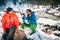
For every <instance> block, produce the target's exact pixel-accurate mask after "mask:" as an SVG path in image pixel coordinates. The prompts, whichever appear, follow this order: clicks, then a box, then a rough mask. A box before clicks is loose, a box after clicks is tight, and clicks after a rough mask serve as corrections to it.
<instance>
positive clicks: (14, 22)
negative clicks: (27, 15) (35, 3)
mask: <svg viewBox="0 0 60 40" xmlns="http://www.w3.org/2000/svg"><path fill="white" fill-rule="evenodd" d="M18 26H19V20H18V17H17V15H16V14H15V13H14V11H13V9H12V8H10V7H8V8H7V11H6V13H5V14H4V16H3V17H2V27H3V31H4V34H3V36H2V37H3V39H4V40H7V36H8V35H9V32H10V31H11V30H10V29H14V31H13V33H14V32H15V29H18ZM13 33H12V35H13ZM9 40H12V39H11V38H10V39H9Z"/></svg>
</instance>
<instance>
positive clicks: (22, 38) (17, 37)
mask: <svg viewBox="0 0 60 40" xmlns="http://www.w3.org/2000/svg"><path fill="white" fill-rule="evenodd" d="M14 40H27V37H26V35H25V32H24V31H23V30H16V32H15V34H14Z"/></svg>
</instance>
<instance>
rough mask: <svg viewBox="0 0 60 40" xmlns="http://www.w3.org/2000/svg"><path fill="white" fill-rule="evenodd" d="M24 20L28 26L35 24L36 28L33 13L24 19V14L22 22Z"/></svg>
mask: <svg viewBox="0 0 60 40" xmlns="http://www.w3.org/2000/svg"><path fill="white" fill-rule="evenodd" d="M24 20H28V22H29V24H35V25H36V26H37V21H36V16H35V13H34V12H32V14H31V16H30V17H29V16H27V17H26V16H25V14H24V17H23V22H24Z"/></svg>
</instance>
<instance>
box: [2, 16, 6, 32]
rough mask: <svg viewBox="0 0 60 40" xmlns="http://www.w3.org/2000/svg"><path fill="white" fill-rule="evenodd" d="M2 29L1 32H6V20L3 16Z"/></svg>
mask: <svg viewBox="0 0 60 40" xmlns="http://www.w3.org/2000/svg"><path fill="white" fill-rule="evenodd" d="M2 28H3V31H4V32H5V31H6V20H5V18H4V16H3V17H2Z"/></svg>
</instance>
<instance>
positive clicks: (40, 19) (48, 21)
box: [37, 18, 57, 25]
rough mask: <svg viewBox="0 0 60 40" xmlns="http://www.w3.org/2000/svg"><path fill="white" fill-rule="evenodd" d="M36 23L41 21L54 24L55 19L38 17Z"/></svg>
mask: <svg viewBox="0 0 60 40" xmlns="http://www.w3.org/2000/svg"><path fill="white" fill-rule="evenodd" d="M37 22H38V23H43V24H45V25H46V24H48V25H55V24H56V23H57V21H55V20H52V19H47V18H39V19H38V20H37Z"/></svg>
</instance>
